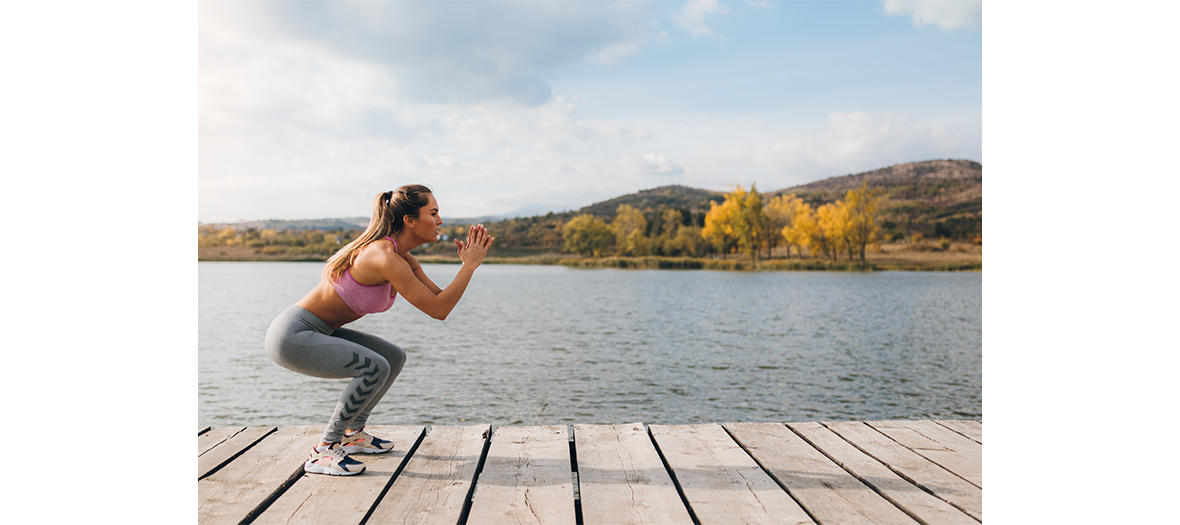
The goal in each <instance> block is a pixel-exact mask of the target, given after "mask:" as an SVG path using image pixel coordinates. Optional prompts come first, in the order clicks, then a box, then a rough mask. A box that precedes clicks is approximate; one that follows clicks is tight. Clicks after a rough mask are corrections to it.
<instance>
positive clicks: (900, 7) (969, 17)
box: [881, 0, 983, 31]
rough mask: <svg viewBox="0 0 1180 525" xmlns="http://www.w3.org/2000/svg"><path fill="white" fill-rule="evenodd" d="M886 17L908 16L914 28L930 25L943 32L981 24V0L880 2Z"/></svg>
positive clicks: (885, 0)
mask: <svg viewBox="0 0 1180 525" xmlns="http://www.w3.org/2000/svg"><path fill="white" fill-rule="evenodd" d="M881 5H882V7H883V8H884V11H885V14H887V15H910V16H911V17H913V20H914V26H915V27H923V26H928V25H931V24H934V25H937V26H938V27H939V28H941V29H943V30H944V31H951V30H954V29H960V28H963V29H972V28H976V27H979V26H980V25H982V24H983V1H982V0H882V2H881Z"/></svg>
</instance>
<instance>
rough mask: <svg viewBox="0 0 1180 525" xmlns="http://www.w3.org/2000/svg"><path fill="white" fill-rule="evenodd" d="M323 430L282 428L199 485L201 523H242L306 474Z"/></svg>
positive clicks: (198, 511) (198, 515)
mask: <svg viewBox="0 0 1180 525" xmlns="http://www.w3.org/2000/svg"><path fill="white" fill-rule="evenodd" d="M323 430H324V429H323V427H322V426H320V427H313V426H299V427H282V428H280V429H278V430H277V431H275V432H273V433H271V434H270V435H267V436H266V437H265V438H263V439H262V440H261V441H259V442H258V443H257V444H256V445H254V446H253V447H250V449H249V450H247V451H246V452H245V453H243V454H242V455H241V456H238V458H237V459H234V460H233V462H231V463H230V464H229V465H226V466H224V467H222V468H221V469H220V470H218V471H217V472H214V473H213V474H210V475H209V477H207V478H205V479H202V480H200V481H198V482H197V522H198V523H207V524H221V523H233V524H237V523H240V522H241V521H242V520H244V519H246V518H247V517H248V516H250V515H252V514H253V513H254V511H255V509H257V508H258V507H259V506H260V505H262V504H263V503H265V502H267V501H269V500H270V499H271V498H272V497H274V496H275V495H276V494H278V493H279V492H280V491H282V490H283V489H284V488H285V487H286V486H287V485H288V484H289V483H290V482H291V481H292V480H294V479H297V478H298V477H299V476H300V475H301V474H302V473H303V461H304V460H306V459H307V453H308V451H309V450H311V447H312V446H314V445H315V444H316V443H319V441H320V435H321V434H322V433H323Z"/></svg>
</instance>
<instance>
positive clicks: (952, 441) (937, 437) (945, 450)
mask: <svg viewBox="0 0 1180 525" xmlns="http://www.w3.org/2000/svg"><path fill="white" fill-rule="evenodd" d="M869 426H872V427H873V428H875V429H877V430H879V431H880V432H881V433H883V434H885V435H887V436H889V437H891V438H893V439H894V441H897V442H898V443H901V444H902V445H905V446H907V447H909V448H910V449H911V450H913V451H914V452H917V453H918V455H920V456H922V457H924V458H926V459H929V460H930V461H933V462H935V463H938V464H939V466H941V467H942V468H945V469H947V470H949V471H951V472H953V473H955V474H956V475H958V476H959V477H961V478H963V479H965V480H967V481H968V482H970V483H971V484H972V485H975V486H976V487H979V488H983V445H980V444H979V443H976V442H974V441H971V440H970V439H967V438H966V437H963V436H962V435H960V434H958V433H957V432H954V431H952V430H950V429H948V428H946V427H943V426H941V425H939V424H937V423H935V422H933V421H870V422H869ZM898 435H904V436H905V437H903V438H902V439H898V437H897V436H898ZM915 436H917V437H920V438H921V439H923V440H925V441H928V442H930V443H933V446H928V447H921V448H916V447H912V446H910V445H909V444H908V443H906V442H904V441H903V440H914V438H915Z"/></svg>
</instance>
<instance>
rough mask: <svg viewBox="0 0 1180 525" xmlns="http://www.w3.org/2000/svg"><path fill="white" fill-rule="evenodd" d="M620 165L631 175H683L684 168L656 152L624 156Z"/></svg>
mask: <svg viewBox="0 0 1180 525" xmlns="http://www.w3.org/2000/svg"><path fill="white" fill-rule="evenodd" d="M619 167H620V168H621V169H622V171H623V172H624V173H627V174H631V175H683V174H684V168H682V167H680V166H678V165H677V164H676V163H675V162H672V159H669V158H668V157H665V156H663V155H658V154H655V153H648V154H646V155H643V156H629V157H623V159H621V160H620V161H619Z"/></svg>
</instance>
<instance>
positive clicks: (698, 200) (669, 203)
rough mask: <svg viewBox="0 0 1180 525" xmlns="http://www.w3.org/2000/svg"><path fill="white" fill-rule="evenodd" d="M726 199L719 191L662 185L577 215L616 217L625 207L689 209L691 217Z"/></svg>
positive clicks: (585, 210) (589, 207) (593, 207)
mask: <svg viewBox="0 0 1180 525" xmlns="http://www.w3.org/2000/svg"><path fill="white" fill-rule="evenodd" d="M724 200H725V194H724V193H722V192H719V191H709V190H701V189H697V188H690V187H688V186H680V185H672V186H660V187H658V188H652V189H650V190H643V191H640V192H637V193H632V194H629V195H623V196H622V197H615V198H613V199H611V200H608V201H602V202H596V203H594V204H591V205H589V206H586V207H583V208H582V209H580V210H578V211H577V214H579V215H580V214H583V213H589V214H591V215H597V216H599V217H603V218H608V219H609V218H614V216H615V210H617V209H618V208H619V206H620V205H622V204H626V205H628V206H631V207H632V208H635V209H637V210H659V209H666V208H680V209H684V210H688V211H689V213H692V214H703V213H705V212H708V211H709V203H710V202H718V203H720V202H723V201H724Z"/></svg>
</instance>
